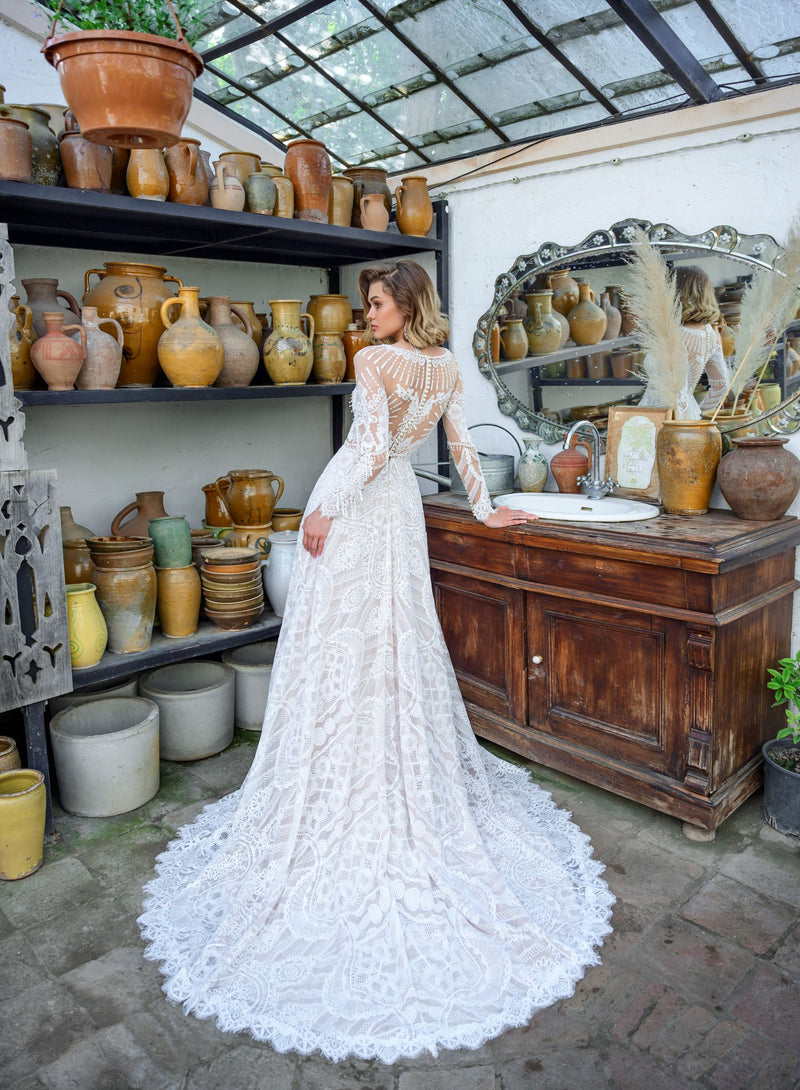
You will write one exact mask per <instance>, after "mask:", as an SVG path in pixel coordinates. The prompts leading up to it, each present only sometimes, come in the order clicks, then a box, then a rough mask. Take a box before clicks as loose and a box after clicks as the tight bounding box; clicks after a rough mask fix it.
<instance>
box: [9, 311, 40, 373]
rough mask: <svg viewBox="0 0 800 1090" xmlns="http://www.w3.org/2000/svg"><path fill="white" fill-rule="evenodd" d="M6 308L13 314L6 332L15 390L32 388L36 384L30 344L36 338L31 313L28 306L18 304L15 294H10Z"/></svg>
mask: <svg viewBox="0 0 800 1090" xmlns="http://www.w3.org/2000/svg"><path fill="white" fill-rule="evenodd" d="M8 309H9V310H10V311H11V313H12V314H13V315H14V322H13V323H12V326H11V329H10V331H9V334H8V345H9V351H10V353H11V379H12V381H13V383H14V389H15V390H32V389H33V387H34V385H35V384H36V368H35V367H34V366H33V364H32V363H31V345H32V344H33V342H34V340H35V339H36V334H35V333H34V332H33V313H32V312H31V308H30V307H26V306H24V305H20V302H19V296H17V295H12V297H11V301H10V303H9V308H8Z"/></svg>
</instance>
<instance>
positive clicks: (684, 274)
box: [673, 265, 722, 325]
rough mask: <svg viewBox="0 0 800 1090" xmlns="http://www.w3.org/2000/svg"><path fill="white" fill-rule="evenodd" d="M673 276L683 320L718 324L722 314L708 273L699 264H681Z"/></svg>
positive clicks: (674, 270)
mask: <svg viewBox="0 0 800 1090" xmlns="http://www.w3.org/2000/svg"><path fill="white" fill-rule="evenodd" d="M673 276H674V277H675V288H676V290H677V292H678V300H679V301H680V304H681V320H682V321H684V322H703V323H704V324H705V323H706V322H710V323H711V325H718V324H719V323H720V322H721V321H722V315H721V314H720V310H719V307H718V306H717V297H716V296H715V295H714V288H713V285H712V283H711V281H710V280H709V278H708V274H707V273H705V272H704V271H703V270H702V269H701V268H700V266H699V265H679V266H678V267H677V268H675V269H673Z"/></svg>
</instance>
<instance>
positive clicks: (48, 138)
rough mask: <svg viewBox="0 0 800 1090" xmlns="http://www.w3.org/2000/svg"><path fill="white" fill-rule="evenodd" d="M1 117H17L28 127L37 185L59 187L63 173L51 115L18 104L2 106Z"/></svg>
mask: <svg viewBox="0 0 800 1090" xmlns="http://www.w3.org/2000/svg"><path fill="white" fill-rule="evenodd" d="M0 117H15V118H16V119H17V120H18V121H24V122H25V123H26V125H27V126H28V135H29V137H30V141H31V176H30V178H29V179H23V178H20V179H18V180H19V181H25V180H28V181H31V182H33V183H34V184H35V185H58V176H59V174H60V173H61V155H60V154H59V150H58V137H57V136H56V135H55V134H54V133H53V132H51V130H50V125H49V122H50V115H49V114H48V112H47V111H46V110H40V109H39V108H38V107H37V106H23V105H19V104H16V103H4V104H3V105H2V106H0Z"/></svg>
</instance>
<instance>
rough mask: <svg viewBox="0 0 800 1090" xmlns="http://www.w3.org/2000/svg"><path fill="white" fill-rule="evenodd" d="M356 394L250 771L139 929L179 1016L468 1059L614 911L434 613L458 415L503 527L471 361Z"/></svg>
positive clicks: (470, 483) (595, 936) (482, 511)
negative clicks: (426, 459) (441, 452)
mask: <svg viewBox="0 0 800 1090" xmlns="http://www.w3.org/2000/svg"><path fill="white" fill-rule="evenodd" d="M357 374H358V384H357V386H356V391H355V393H354V397H353V408H354V421H353V427H352V429H351V431H350V434H349V436H348V439H347V441H346V443H345V444H344V445H343V446H342V448H341V449H340V450H339V451H338V452H337V454H336V455H335V456H334V457H333V459H332V460H331V462H330V463H329V464H328V466H327V468H326V469H325V471H324V473H323V474H322V476H321V477H320V480H319V481H318V483H317V485H316V487H315V489H314V492H313V493H312V496H311V498H310V500H309V503H308V506H307V510H308V511H313V510H315V509H316V508H318V507H320V508H321V509H322V511H323V513H324V514H327V515H332V516H334V518H333V522H332V524H331V529H330V532H329V534H328V537H327V540H326V543H325V548H324V551H323V553H322V556H321V557H320V558H318V559H313V558H312V557H311V556H310V555H309V554H308V553H307V552H305V550H304V549H303V548H302V545H299V546H298V552H297V557H296V560H295V565H294V570H293V573H292V583H291V587H290V591H289V600H288V607H287V610H286V614H285V616H284V620H283V625H282V629H281V635H280V640H279V644H278V650H277V653H276V656H275V663H274V666H273V670H272V680H271V686H270V697H269V704H268V707H267V712H266V716H265V720H264V729H263V733H262V736H261V741H260V743H259V746H258V750H257V752H256V756H255V759H254V761H253V765H252V768H251V770H250V772H249V773H248V775H247V777H246V779H245V781H244V784H243V785H242V787H241V788H240V789H239V790H238V791H236V792H235V793H234V794H232V795H229V796H228V797H226V798H224V799H222V800H221V801H219V802H216V803H213V804H212V805H210V806H207V807H206V808H205V810H203V812H202V813H201V814H200V816H199V817H198V818H197V820H196V821H194V822H193V823H192V824H190V825H187V826H186V827H184V828H183V829H181V831H180V834H179V836H178V839H176V840H174V841H173V842H172V843H171V844H169V845H168V847H167V849H166V850H165V851H164V853H163V854H162V855H161V856H160V857H159V860H158V863H157V877H155V878H154V879H153V880H152V881H151V882H150V883H149V884H148V886H147V889H146V900H145V907H144V911H143V914H142V916H141V917H140V920H139V922H140V925H141V928H142V933H143V935H144V937H145V939H146V940H147V942H148V948H147V952H146V956H147V957H149V958H151V959H153V960H155V961H158V962H160V963H161V971H162V972H163V973H164V975H165V976H166V978H167V979H166V982H165V984H164V990H165V991H166V993H167V995H168V996H169V997H170V998H171V999H173V1000H176V1001H179V1002H182V1003H183V1004H184V1008H185V1010H186V1011H187V1012H192V1013H193V1014H195V1015H197V1016H198V1017H201V1018H205V1017H212V1018H215V1019H216V1021H217V1024H218V1025H219V1027H220V1029H222V1030H226V1031H231V1032H236V1031H242V1030H243V1031H247V1032H248V1033H250V1034H252V1036H253V1037H255V1038H257V1039H258V1040H263V1041H269V1042H271V1043H272V1045H273V1046H274V1047H275V1048H276V1049H278V1050H279V1051H288V1050H294V1051H297V1052H301V1053H310V1052H312V1051H314V1050H316V1049H319V1050H320V1051H321V1052H322V1053H323V1054H324V1055H325V1056H327V1057H328V1058H329V1059H331V1060H334V1061H338V1060H342V1059H344V1058H345V1057H346V1056H358V1057H362V1058H377V1059H379V1060H381V1061H383V1062H384V1063H392V1062H394V1061H396V1060H397V1059H399V1058H400V1057H410V1056H416V1055H418V1054H419V1053H421V1052H424V1051H429V1052H431V1053H432V1054H433V1055H436V1054H437V1052H438V1050H439V1049H440V1048H451V1049H452V1048H476V1047H478V1046H479V1045H481V1044H482V1043H483V1042H484V1041H486V1040H488V1039H490V1038H492V1037H496V1036H497V1035H498V1034H500V1033H502V1032H503V1030H504V1029H506V1028H508V1027H511V1026H519V1025H523V1024H525V1023H526V1022H528V1021H529V1019H530V1017H531V1015H532V1014H533V1013H534V1012H535V1011H536V1010H538V1009H540V1008H542V1007H546V1006H549V1005H550V1004H552V1003H553V1002H555V1001H556V1000H558V999H561V998H564V997H566V996H569V995H571V994H572V992H573V990H574V988H575V984H576V982H577V981H578V980H579V979H580V978H581V977H582V975H583V973H584V971H585V968H586V967H587V966H589V965H593V964H596V963H597V962H598V960H599V958H598V955H597V953H596V947H597V946H598V945H599V944H600V943H601V942H602V940H603V938H604V936H605V935H607V934H608V933H609V931H610V924H609V917H610V914H611V906H612V904H613V901H614V898H613V896H612V894H611V893H610V892H609V890H608V888H607V886H606V884H605V882H604V881H603V879H602V878H601V873H602V870H603V867H602V865H601V864H600V863H599V862H598V861H596V860H594V859H593V858H592V854H591V846H590V844H589V841H588V838H587V837H586V836H585V835H584V834H583V833H582V832H581V831H580V829H579V828H578V827H577V826H576V825H574V824H573V823H572V822H571V821H570V820H569V815H568V814H567V813H566V812H564V811H562V810H559V809H557V808H556V806H555V804H554V803H553V801H552V800H551V798H550V796H549V795H548V794H547V793H546V792H545V791H542V790H541V789H540V788H538V787H537V786H536V785H535V784H534V783H533V782H532V781H531V778H530V775H529V773H528V772H527V770H525V769H522V768H519V767H517V766H514V765H511V764H509V763H507V762H505V761H503V760H501V759H499V758H497V757H495V756H493V755H491V754H489V753H488V752H486V751H485V750H484V749H483V748H482V747H481V746H479V745H478V743H477V741H476V739H475V737H474V734H473V732H472V728H471V726H470V724H469V720H468V718H467V714H466V711H465V708H464V704H463V701H462V698H461V695H460V692H459V689H458V685H457V683H456V679H455V674H454V672H453V668H452V665H451V662H450V658H449V656H448V653H447V648H446V646H445V643H444V639H443V636H442V632H441V628H440V625H439V621H438V618H437V616H436V610H435V607H434V601H433V595H432V592H431V583H430V572H429V567H428V554H427V544H426V536H425V524H424V518H423V512H422V504H421V501H420V495H419V488H418V486H417V483H416V478H415V476H414V473H413V470H412V468H411V461H410V455H411V454H412V452H413V451H414V450H415V449H416V448H417V447H418V446H419V445H420V444H421V443H422V442H423V441H424V439H425V437H426V436H427V435H428V433H429V432H430V430H431V428H432V427H434V426H435V424H436V422H437V420H438V419H439V418H440V417H441V416H442V414H444V424H445V429H446V431H447V434H448V438H449V439H450V442H451V450H452V451H453V456H454V458H455V460H456V463H457V465H458V466H459V469H460V471H461V473H462V476H463V478H464V480H465V484H466V486H467V489H468V494H469V498H470V502H471V503H472V506H473V510H474V512H475V514H476V516H477V517H478V518H481V519H485V518H486V517H487V516H488V514H489V513H490V511H491V503H490V501H489V498H488V494H487V493H486V490H485V485H484V483H483V478H482V476H481V473H480V465H479V463H478V460H477V456H476V454H475V450H474V447H473V446H472V444H471V442H470V439H469V433H468V431H467V427H466V422H465V419H464V413H463V402H462V394H461V382H460V377H459V374H458V367H457V364H456V362H455V359H454V358H453V356H452V355H451V354H450V353H444V354H442V355H438V356H435V357H430V356H424V355H422V354H420V353H416V352H409V351H404V350H402V349H395V348H389V347H384V346H377V347H374V348H371V349H365V350H363V351H362V352H361V353H359V355H358V357H357Z"/></svg>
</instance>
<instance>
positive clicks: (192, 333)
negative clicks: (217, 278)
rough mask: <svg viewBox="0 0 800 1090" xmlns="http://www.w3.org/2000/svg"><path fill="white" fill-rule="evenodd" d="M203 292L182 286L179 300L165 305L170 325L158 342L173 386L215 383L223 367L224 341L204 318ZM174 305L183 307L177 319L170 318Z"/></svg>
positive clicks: (166, 322)
mask: <svg viewBox="0 0 800 1090" xmlns="http://www.w3.org/2000/svg"><path fill="white" fill-rule="evenodd" d="M199 295H200V289H199V288H185V287H184V288H179V289H178V298H177V299H175V298H172V299H165V300H164V302H163V303H162V304H161V321H162V322H163V323H164V325H165V326H166V327H167V328H166V330H165V331H164V333H162V335H161V339H160V340H159V342H158V362H159V363H160V364H161V367H162V370H163V371H164V374H165V375H166V376H167V378H168V379H169V381H170V382H171V383H172V385H173V386H184V387H190V388H197V387H202V386H211V385H212V384H213V383H214V382H215V381H216V380H217V378H218V377H219V373H220V371H221V370H222V364H223V360H224V349H223V346H222V341H221V339H220V337H219V336H218V334H217V333H216V332H215V330H213V329H212V328H211V326H210V325H207V324H206V323H205V322H204V321H203V319H202V318H201V317H200V307H199V305H198V300H199ZM173 307H180V317H179V318H178V319H177V321H175V322H173V321H172V319H171V318H170V310H171V309H172V308H173Z"/></svg>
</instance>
